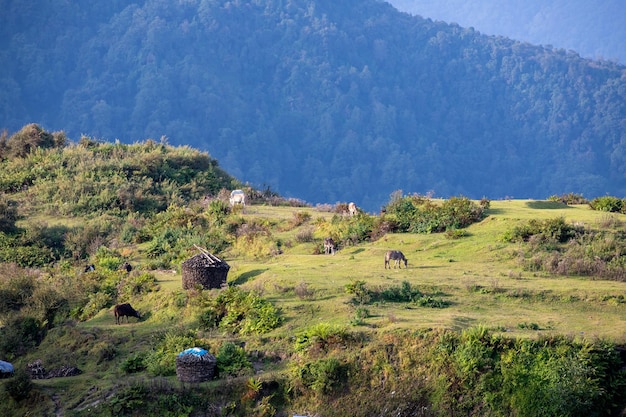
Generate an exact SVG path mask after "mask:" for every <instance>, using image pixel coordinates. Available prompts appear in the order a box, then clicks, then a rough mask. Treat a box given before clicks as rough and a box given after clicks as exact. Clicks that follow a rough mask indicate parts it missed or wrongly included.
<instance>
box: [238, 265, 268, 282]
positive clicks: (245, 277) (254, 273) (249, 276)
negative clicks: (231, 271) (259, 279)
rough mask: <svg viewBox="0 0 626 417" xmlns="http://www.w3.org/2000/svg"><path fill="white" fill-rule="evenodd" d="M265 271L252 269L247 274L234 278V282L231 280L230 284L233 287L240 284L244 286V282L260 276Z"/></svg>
mask: <svg viewBox="0 0 626 417" xmlns="http://www.w3.org/2000/svg"><path fill="white" fill-rule="evenodd" d="M265 271H267V268H265V269H253V270H252V271H248V272H244V273H243V274H241V275H239V276H238V277H237V278H235V280H233V281H232V282H231V283H232V284H234V285H241V284H245V283H246V282H248V280H250V279H252V278H254V277H256V276H259V275H261V274H262V273H263V272H265Z"/></svg>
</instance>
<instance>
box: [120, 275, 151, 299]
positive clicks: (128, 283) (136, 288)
mask: <svg viewBox="0 0 626 417" xmlns="http://www.w3.org/2000/svg"><path fill="white" fill-rule="evenodd" d="M158 287H159V286H158V284H157V279H156V277H155V276H154V274H151V273H149V272H145V273H143V274H141V275H130V276H129V277H128V278H126V279H125V280H122V282H120V284H119V286H118V297H120V298H121V299H124V300H129V299H130V298H131V297H133V296H135V295H139V294H145V293H148V292H152V291H156V290H157V289H158Z"/></svg>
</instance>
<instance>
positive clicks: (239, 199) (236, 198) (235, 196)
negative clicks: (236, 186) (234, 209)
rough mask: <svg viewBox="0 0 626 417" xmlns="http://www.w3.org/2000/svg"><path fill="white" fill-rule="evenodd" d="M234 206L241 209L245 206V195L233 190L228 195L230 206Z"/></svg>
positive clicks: (240, 191)
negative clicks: (239, 206)
mask: <svg viewBox="0 0 626 417" xmlns="http://www.w3.org/2000/svg"><path fill="white" fill-rule="evenodd" d="M235 204H241V205H242V206H243V207H245V206H246V195H245V194H244V192H243V191H242V190H233V191H232V192H231V193H230V205H231V206H234V205H235Z"/></svg>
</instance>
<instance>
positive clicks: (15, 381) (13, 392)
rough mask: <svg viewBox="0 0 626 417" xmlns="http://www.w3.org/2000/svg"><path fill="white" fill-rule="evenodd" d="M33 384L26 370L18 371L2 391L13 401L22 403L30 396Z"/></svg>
mask: <svg viewBox="0 0 626 417" xmlns="http://www.w3.org/2000/svg"><path fill="white" fill-rule="evenodd" d="M33 387H34V384H33V382H32V381H31V379H30V375H29V374H28V372H27V371H26V370H23V369H18V370H17V371H15V374H14V376H13V378H11V379H10V380H9V381H7V382H6V383H5V384H4V390H5V392H6V393H7V394H9V396H10V397H11V398H13V399H14V400H15V401H18V402H19V401H22V400H24V399H26V398H28V396H29V395H30V392H31V391H32V390H33Z"/></svg>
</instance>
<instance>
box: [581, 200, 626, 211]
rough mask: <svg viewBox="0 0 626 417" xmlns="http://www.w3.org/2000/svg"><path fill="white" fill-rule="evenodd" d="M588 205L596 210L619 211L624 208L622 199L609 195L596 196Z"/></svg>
mask: <svg viewBox="0 0 626 417" xmlns="http://www.w3.org/2000/svg"><path fill="white" fill-rule="evenodd" d="M589 207H591V208H592V209H593V210H597V211H606V212H610V213H620V212H622V210H623V208H624V201H623V200H621V199H619V198H617V197H611V196H604V197H597V198H594V199H593V200H591V202H590V203H589Z"/></svg>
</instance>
